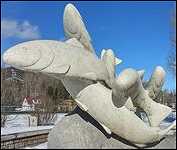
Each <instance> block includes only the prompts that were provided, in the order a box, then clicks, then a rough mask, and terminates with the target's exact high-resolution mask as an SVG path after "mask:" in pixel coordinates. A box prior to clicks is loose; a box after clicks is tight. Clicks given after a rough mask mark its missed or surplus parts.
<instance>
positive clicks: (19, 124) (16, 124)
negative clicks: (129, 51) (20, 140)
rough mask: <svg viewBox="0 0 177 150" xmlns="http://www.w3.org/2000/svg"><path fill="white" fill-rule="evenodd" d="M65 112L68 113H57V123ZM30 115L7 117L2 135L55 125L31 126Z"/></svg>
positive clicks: (48, 127)
mask: <svg viewBox="0 0 177 150" xmlns="http://www.w3.org/2000/svg"><path fill="white" fill-rule="evenodd" d="M65 114H66V113H57V118H56V120H55V124H56V123H57V122H59V121H60V120H61V119H62V118H63V117H64V116H65ZM28 116H29V115H28V114H18V115H9V116H8V117H7V122H6V125H5V127H4V128H2V127H1V135H6V134H13V133H19V132H27V131H35V130H43V129H50V128H53V127H54V125H51V126H37V127H29V119H28Z"/></svg>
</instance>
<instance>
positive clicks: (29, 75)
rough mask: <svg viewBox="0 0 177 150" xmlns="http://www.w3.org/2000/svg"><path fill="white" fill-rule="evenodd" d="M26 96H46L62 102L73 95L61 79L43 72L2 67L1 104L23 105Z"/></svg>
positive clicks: (56, 102) (56, 101)
mask: <svg viewBox="0 0 177 150" xmlns="http://www.w3.org/2000/svg"><path fill="white" fill-rule="evenodd" d="M26 96H45V97H49V98H51V99H52V100H54V101H55V104H58V103H61V102H62V101H64V100H66V99H71V96H70V95H69V93H68V92H67V91H66V89H65V88H64V86H63V84H62V82H61V81H60V80H57V79H54V78H51V77H48V76H47V75H44V74H41V73H33V72H26V71H25V72H24V71H21V70H18V69H15V68H12V67H9V68H1V105H16V106H19V105H20V106H21V104H22V102H23V99H24V97H26Z"/></svg>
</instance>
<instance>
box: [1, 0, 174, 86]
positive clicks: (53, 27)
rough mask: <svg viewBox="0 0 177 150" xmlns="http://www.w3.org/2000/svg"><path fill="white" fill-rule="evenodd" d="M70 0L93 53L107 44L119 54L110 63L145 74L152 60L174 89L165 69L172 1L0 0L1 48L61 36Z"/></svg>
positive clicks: (152, 63) (152, 66)
mask: <svg viewBox="0 0 177 150" xmlns="http://www.w3.org/2000/svg"><path fill="white" fill-rule="evenodd" d="M69 2H70V3H73V4H74V5H75V6H76V8H77V9H78V10H79V12H80V14H81V16H82V17H83V19H84V22H85V24H86V27H87V30H88V31H89V33H90V36H91V38H92V43H93V46H94V48H95V50H96V54H97V55H98V56H100V54H101V50H102V49H103V48H105V49H106V48H111V49H112V50H113V51H114V53H115V55H116V56H117V57H118V58H120V59H122V60H123V62H122V64H120V65H118V66H117V67H116V72H117V74H119V73H120V72H121V71H122V70H123V69H125V68H128V67H131V68H134V69H137V70H139V69H145V71H146V72H145V76H144V79H145V80H148V79H149V78H150V76H151V73H152V72H153V69H154V68H155V66H157V65H161V66H162V67H164V69H165V70H166V72H167V75H166V81H165V84H164V88H167V89H176V80H175V78H174V77H173V76H172V75H171V73H169V72H168V71H167V57H168V54H169V51H170V49H171V48H172V46H171V43H170V42H171V41H170V36H171V35H170V32H171V22H170V21H171V20H170V19H171V16H172V11H173V8H174V6H175V2H173V1H168V2H167V1H166V2H165V1H163V2H128V1H127V2H119V1H117V2H116V1H112V2H108V1H102V2H100V1H98V2H96V1H93V2H92V1H88V2H85V1H78V2H77V1H73V2H72V1H62V2H59V1H53V2H52V1H51V2H50V1H45V2H42V1H28V2H26V1H24V2H20V1H19V2H14V1H9V2H5V1H4V2H1V44H2V45H1V54H2V53H3V52H4V51H5V50H6V49H7V48H9V47H11V46H13V45H15V44H17V43H20V42H23V41H28V40H31V39H50V40H64V39H65V38H64V31H63V11H64V6H65V5H66V4H67V3H69Z"/></svg>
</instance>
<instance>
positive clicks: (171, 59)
mask: <svg viewBox="0 0 177 150" xmlns="http://www.w3.org/2000/svg"><path fill="white" fill-rule="evenodd" d="M171 43H172V49H171V51H170V54H169V56H168V68H169V71H171V72H172V73H173V75H174V76H176V8H175V9H174V12H173V16H172V34H171Z"/></svg>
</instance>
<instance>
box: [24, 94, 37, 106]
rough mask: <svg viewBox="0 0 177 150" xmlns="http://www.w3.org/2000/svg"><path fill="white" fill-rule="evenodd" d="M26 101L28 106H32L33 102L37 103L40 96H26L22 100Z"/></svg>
mask: <svg viewBox="0 0 177 150" xmlns="http://www.w3.org/2000/svg"><path fill="white" fill-rule="evenodd" d="M25 99H26V100H27V102H28V104H30V105H31V104H33V101H35V102H36V101H37V100H39V99H40V96H36V97H33V96H26V97H25V98H24V100H25Z"/></svg>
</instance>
